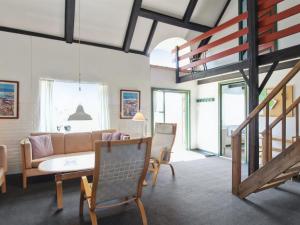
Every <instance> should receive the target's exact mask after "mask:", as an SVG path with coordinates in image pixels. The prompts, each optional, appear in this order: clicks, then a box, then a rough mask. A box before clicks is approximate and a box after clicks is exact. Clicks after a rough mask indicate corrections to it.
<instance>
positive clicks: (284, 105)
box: [281, 85, 286, 151]
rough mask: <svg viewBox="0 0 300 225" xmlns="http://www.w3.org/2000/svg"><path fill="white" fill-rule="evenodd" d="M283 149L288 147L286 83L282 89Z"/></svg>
mask: <svg viewBox="0 0 300 225" xmlns="http://www.w3.org/2000/svg"><path fill="white" fill-rule="evenodd" d="M281 126H282V151H284V150H285V148H286V85H285V86H284V87H283V89H282V122H281Z"/></svg>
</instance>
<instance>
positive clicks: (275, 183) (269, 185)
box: [255, 180, 286, 193]
mask: <svg viewBox="0 0 300 225" xmlns="http://www.w3.org/2000/svg"><path fill="white" fill-rule="evenodd" d="M285 181H286V180H284V181H282V180H279V181H275V182H272V183H267V184H265V185H264V186H262V187H261V188H259V189H257V190H256V191H255V193H257V192H260V191H264V190H266V189H270V188H274V187H278V186H279V185H281V184H284V183H285Z"/></svg>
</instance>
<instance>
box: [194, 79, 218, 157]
mask: <svg viewBox="0 0 300 225" xmlns="http://www.w3.org/2000/svg"><path fill="white" fill-rule="evenodd" d="M197 98H214V99H215V101H213V102H199V103H197V106H196V112H197V147H198V148H199V149H202V150H205V151H210V152H213V153H216V154H218V152H219V84H218V82H213V83H209V84H203V85H199V86H198V95H197Z"/></svg>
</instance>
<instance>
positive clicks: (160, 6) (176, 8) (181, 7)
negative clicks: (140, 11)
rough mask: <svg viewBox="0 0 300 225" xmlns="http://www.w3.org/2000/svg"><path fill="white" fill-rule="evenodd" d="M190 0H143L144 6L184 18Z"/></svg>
mask: <svg viewBox="0 0 300 225" xmlns="http://www.w3.org/2000/svg"><path fill="white" fill-rule="evenodd" d="M188 4H189V0H163V1H162V0H143V3H142V7H143V8H145V9H149V10H152V11H155V12H159V13H162V14H165V15H169V16H173V17H177V18H180V19H182V17H183V15H184V13H185V10H186V8H187V6H188Z"/></svg>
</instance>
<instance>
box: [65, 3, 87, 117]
mask: <svg viewBox="0 0 300 225" xmlns="http://www.w3.org/2000/svg"><path fill="white" fill-rule="evenodd" d="M78 2H79V7H78V9H79V10H78V21H79V23H78V34H79V39H78V40H79V41H78V91H79V93H81V73H80V58H81V57H80V56H81V52H80V40H81V39H80V22H81V21H80V5H81V4H80V0H79V1H78ZM74 120H92V117H91V115H89V114H87V113H86V112H85V111H84V108H83V106H82V105H81V104H79V105H78V106H77V108H76V112H75V113H73V114H71V115H70V116H69V118H68V121H74Z"/></svg>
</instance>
